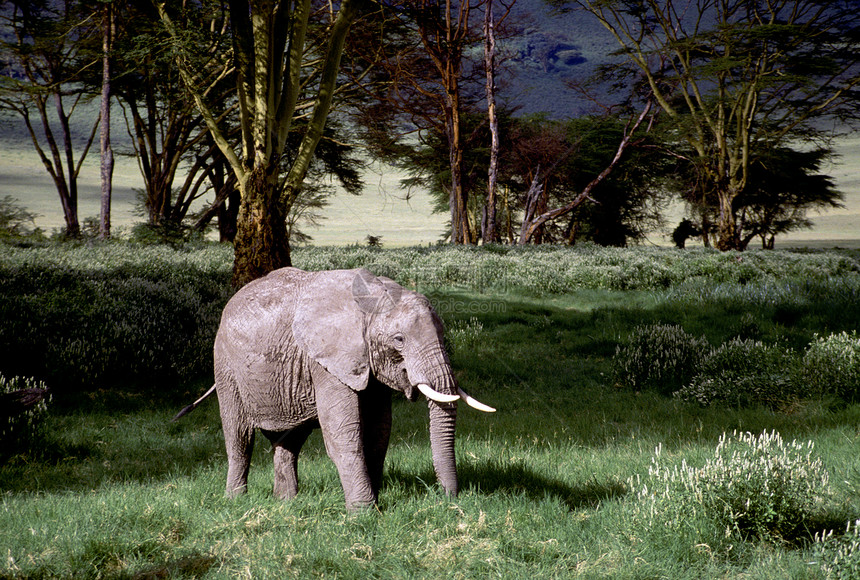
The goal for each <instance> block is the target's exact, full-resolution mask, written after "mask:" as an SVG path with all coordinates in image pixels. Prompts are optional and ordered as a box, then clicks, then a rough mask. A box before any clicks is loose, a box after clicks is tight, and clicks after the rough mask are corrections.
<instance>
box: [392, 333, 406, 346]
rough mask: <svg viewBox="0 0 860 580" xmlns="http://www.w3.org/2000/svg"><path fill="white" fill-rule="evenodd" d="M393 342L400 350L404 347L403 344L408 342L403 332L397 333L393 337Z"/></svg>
mask: <svg viewBox="0 0 860 580" xmlns="http://www.w3.org/2000/svg"><path fill="white" fill-rule="evenodd" d="M391 344H393V345H394V348H396V349H397V350H400V349H402V348H403V345H404V344H406V339H405V338H403V335H402V334H395V335H394V336H392V337H391Z"/></svg>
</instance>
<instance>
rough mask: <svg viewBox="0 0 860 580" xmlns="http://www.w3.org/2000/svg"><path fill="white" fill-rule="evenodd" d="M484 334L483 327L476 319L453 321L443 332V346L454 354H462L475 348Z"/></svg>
mask: <svg viewBox="0 0 860 580" xmlns="http://www.w3.org/2000/svg"><path fill="white" fill-rule="evenodd" d="M483 332H484V325H483V324H482V323H481V321H480V320H478V319H477V318H476V317H474V316H473V317H471V318H469V320H468V321H465V320H455V321H454V322H453V323H452V324H451V326H450V327H449V328H448V329H447V330H445V344H447V345H448V346H449V347H450V349H451V350H452V351H454V352H458V351H459V352H464V351H467V350H469V349H472V348H474V347H475V345H477V344H478V341H480V339H481V335H482V334H483Z"/></svg>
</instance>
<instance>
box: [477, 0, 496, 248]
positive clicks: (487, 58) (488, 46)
mask: <svg viewBox="0 0 860 580" xmlns="http://www.w3.org/2000/svg"><path fill="white" fill-rule="evenodd" d="M494 26H495V25H494V22H493V0H487V7H486V14H485V18H484V40H485V42H484V68H485V69H486V72H487V120H488V122H489V125H490V167H489V170H488V171H487V205H486V209H485V210H484V219H483V220H482V222H481V223H482V230H483V231H482V232H481V234H482V235H481V237H482V238H483V241H484V243H485V244H489V243H492V242H497V241H498V240H499V234H498V232H497V231H496V182H497V178H498V164H499V121H498V119H497V118H496V70H495V69H496V62H495V59H496V35H495V28H494Z"/></svg>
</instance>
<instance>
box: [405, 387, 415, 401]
mask: <svg viewBox="0 0 860 580" xmlns="http://www.w3.org/2000/svg"><path fill="white" fill-rule="evenodd" d="M403 394H404V395H406V400H407V401H409V402H410V403H414V402H415V401H417V400H418V389H416V388H415V387H414V386H412V385H407V386H406V388H404V389H403Z"/></svg>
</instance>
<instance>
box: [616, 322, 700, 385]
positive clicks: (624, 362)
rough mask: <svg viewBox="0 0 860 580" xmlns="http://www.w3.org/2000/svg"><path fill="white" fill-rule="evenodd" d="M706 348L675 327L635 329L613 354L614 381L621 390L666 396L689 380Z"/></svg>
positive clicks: (651, 326) (639, 327)
mask: <svg viewBox="0 0 860 580" xmlns="http://www.w3.org/2000/svg"><path fill="white" fill-rule="evenodd" d="M709 350H710V344H708V341H707V340H705V339H704V338H703V337H695V336H693V335H691V334H689V333H687V332H686V331H685V330H684V329H683V328H681V327H680V326H678V325H676V324H653V325H644V326H637V327H636V328H634V329H633V332H632V333H631V334H630V338H629V339H628V340H627V343H626V344H624V345H623V346H621V345H619V346H618V348H617V349H616V351H615V357H614V358H613V363H614V366H615V378H616V381H617V382H618V383H620V384H621V385H622V386H624V387H628V388H631V389H634V390H636V391H641V390H644V389H650V390H656V391H658V392H661V393H663V394H669V393H671V392H672V391H674V390H675V389H677V387H678V385H680V384H684V383H685V382H686V381H688V380H689V379H691V378H692V377H693V375H694V374H695V373H696V370H697V369H698V368H699V366H700V365H701V363H702V360H704V359H705V357H706V356H707V354H708V351H709Z"/></svg>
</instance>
